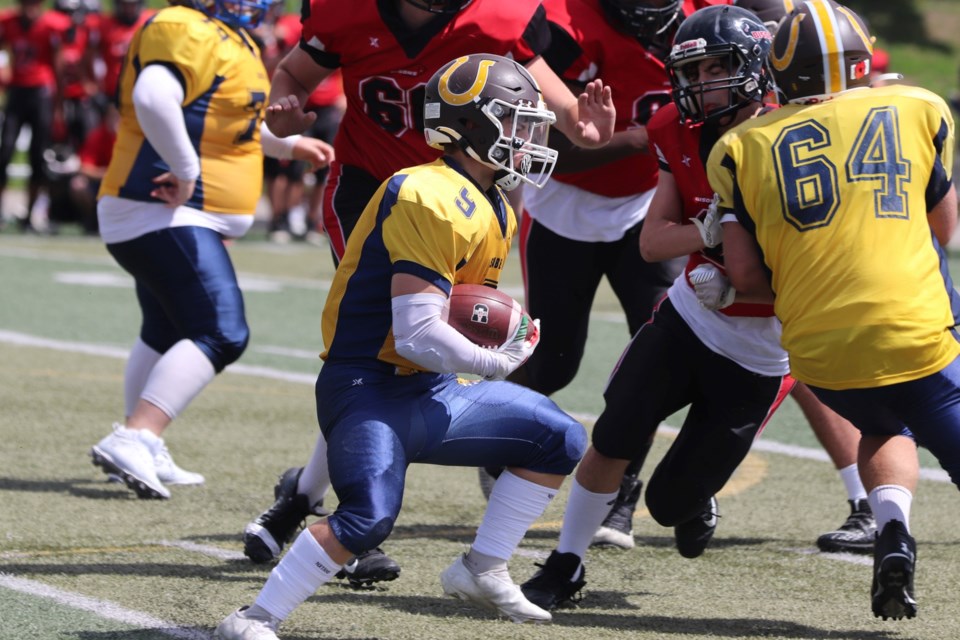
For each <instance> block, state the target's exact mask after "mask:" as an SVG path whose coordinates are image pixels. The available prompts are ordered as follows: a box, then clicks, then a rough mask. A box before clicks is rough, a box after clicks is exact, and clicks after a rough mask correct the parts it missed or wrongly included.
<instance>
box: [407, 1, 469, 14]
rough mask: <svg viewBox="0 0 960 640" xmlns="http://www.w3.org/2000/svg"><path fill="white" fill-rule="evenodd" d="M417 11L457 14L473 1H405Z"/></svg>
mask: <svg viewBox="0 0 960 640" xmlns="http://www.w3.org/2000/svg"><path fill="white" fill-rule="evenodd" d="M405 2H407V3H408V4H412V5H413V6H415V7H416V8H418V9H423V10H424V11H429V12H430V13H437V14H451V13H457V12H458V11H460V10H461V9H463V8H464V7H466V6H467V5H468V4H470V3H471V2H473V0H405Z"/></svg>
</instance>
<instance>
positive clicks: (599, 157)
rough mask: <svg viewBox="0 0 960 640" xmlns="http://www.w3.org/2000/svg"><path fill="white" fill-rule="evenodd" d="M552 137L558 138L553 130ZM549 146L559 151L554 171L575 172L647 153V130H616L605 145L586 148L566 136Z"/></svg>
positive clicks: (642, 128)
mask: <svg viewBox="0 0 960 640" xmlns="http://www.w3.org/2000/svg"><path fill="white" fill-rule="evenodd" d="M553 136H554V137H557V138H559V137H560V136H558V135H557V134H556V132H554V134H553ZM550 142H551V144H550V146H552V147H554V148H556V149H557V150H558V152H559V154H558V157H557V166H556V169H554V171H555V172H556V173H576V172H579V171H586V170H588V169H594V168H596V167H600V166H603V165H605V164H609V163H611V162H615V161H617V160H621V159H623V158H628V157H630V156H633V155H636V154H639V153H649V147H648V138H647V130H646V128H645V127H639V128H637V129H630V130H627V131H618V132H616V133H615V134H613V138H611V139H610V142H608V143H607V144H606V145H605V146H603V147H599V148H595V149H587V148H584V147H578V146H577V145H575V144H573V143H571V142H570V141H569V139H567V138H566V136H563V137H562V139H561V140H559V141H557V142H556V144H554V140H553V139H551V141H550Z"/></svg>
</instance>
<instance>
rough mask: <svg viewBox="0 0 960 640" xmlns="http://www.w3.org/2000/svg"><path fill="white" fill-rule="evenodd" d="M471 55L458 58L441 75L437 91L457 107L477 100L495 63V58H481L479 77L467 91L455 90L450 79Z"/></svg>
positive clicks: (478, 68) (447, 101) (478, 69)
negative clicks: (457, 91) (458, 91)
mask: <svg viewBox="0 0 960 640" xmlns="http://www.w3.org/2000/svg"><path fill="white" fill-rule="evenodd" d="M469 59H470V58H469V56H463V57H462V58H457V59H456V60H455V61H454V63H453V64H452V65H450V68H449V69H447V71H446V73H444V74H443V75H442V76H440V84H439V85H438V87H437V91H438V93H439V95H440V97H441V98H442V99H443V101H444V102H446V103H447V104H452V105H454V106H457V107H462V106H463V105H465V104H467V103H468V102H470V101H472V100H476V99H477V97H479V96H480V93H481V92H482V91H483V88H484V87H485V86H487V75H488V74H489V72H490V67H492V66H493V65H494V61H493V60H481V61H480V62H479V64H478V65H477V77H476V79H475V80H474V81H473V84H471V85H470V86H469V87H468V88H467V89H466V90H465V91H461V92H460V93H456V92H454V91H453V90H452V89H451V88H450V79H451V78H452V77H453V74H454V72H455V71H456V70H457V69H459V68H460V67H462V66H463V65H464V64H466V63H467V60H469Z"/></svg>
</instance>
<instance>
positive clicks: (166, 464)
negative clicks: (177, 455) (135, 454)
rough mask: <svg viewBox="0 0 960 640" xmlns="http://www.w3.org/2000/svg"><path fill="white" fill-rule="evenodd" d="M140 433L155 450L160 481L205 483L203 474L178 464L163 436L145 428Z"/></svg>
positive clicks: (184, 483)
mask: <svg viewBox="0 0 960 640" xmlns="http://www.w3.org/2000/svg"><path fill="white" fill-rule="evenodd" d="M139 435H140V439H141V440H142V441H143V443H144V444H145V445H147V448H148V449H150V451H151V452H153V466H154V467H155V468H156V470H157V477H158V478H160V482H162V483H164V484H181V485H187V484H203V482H204V478H203V476H202V475H200V474H199V473H194V472H193V471H187V470H185V469H181V468H180V467H178V466H177V463H176V462H174V461H173V457H172V456H171V455H170V450H169V449H167V445H166V443H164V441H163V438H159V437H157V436H155V435H153V434H152V433H150V432H149V431H146V430H144V429H141V430H140V432H139Z"/></svg>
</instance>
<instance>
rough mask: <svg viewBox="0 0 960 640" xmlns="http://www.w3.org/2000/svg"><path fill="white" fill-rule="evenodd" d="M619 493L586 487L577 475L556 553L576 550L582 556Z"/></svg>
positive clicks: (575, 552) (574, 551)
mask: <svg viewBox="0 0 960 640" xmlns="http://www.w3.org/2000/svg"><path fill="white" fill-rule="evenodd" d="M617 493H618V492H617V491H614V492H612V493H593V492H592V491H587V490H586V489H584V488H583V485H582V484H580V483H579V482H577V479H576V478H574V479H573V484H572V485H571V486H570V497H569V498H567V509H566V511H564V512H563V527H562V528H561V529H560V540H559V542H557V553H573V554H576V556H577V557H578V558H580V559H581V560H583V558H584V556H585V555H586V554H587V548H588V547H589V546H590V541H591V540H593V536H594V534H595V533H596V532H597V529H599V528H600V525H602V524H603V520H604V518H606V517H607V514H609V513H610V507H612V506H613V503H614V501H615V500H616V499H617Z"/></svg>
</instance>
